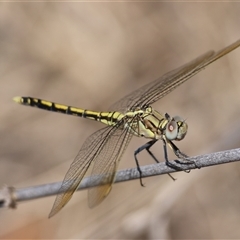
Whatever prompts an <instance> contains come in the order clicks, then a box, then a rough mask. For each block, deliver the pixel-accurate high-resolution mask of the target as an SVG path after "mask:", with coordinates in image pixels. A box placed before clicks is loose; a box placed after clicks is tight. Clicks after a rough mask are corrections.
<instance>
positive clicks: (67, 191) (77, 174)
mask: <svg viewBox="0 0 240 240" xmlns="http://www.w3.org/2000/svg"><path fill="white" fill-rule="evenodd" d="M114 132H115V127H114V126H113V127H105V128H103V129H100V130H99V131H97V132H95V133H93V134H92V135H91V136H89V137H88V138H87V140H86V141H85V142H84V144H83V146H82V148H81V149H80V151H79V153H78V155H77V156H76V158H75V159H74V161H73V162H72V164H71V166H70V168H69V170H68V172H67V174H66V176H65V178H64V180H63V183H62V186H61V188H60V189H59V193H58V195H57V197H56V199H55V202H54V204H53V207H52V210H51V212H50V214H49V217H52V216H53V215H55V214H56V213H57V212H59V211H60V210H61V209H62V208H63V207H64V206H65V205H66V204H67V203H68V201H69V200H70V199H71V197H72V195H73V193H74V192H75V191H76V189H77V188H78V186H79V184H80V183H81V181H82V179H83V177H84V175H85V174H86V171H87V170H88V168H89V167H90V165H91V163H92V162H93V161H94V160H95V159H96V158H97V157H98V154H99V153H101V152H102V150H103V149H104V146H105V142H107V139H108V137H110V136H111V134H113V133H114ZM101 155H102V154H101ZM98 159H99V158H98Z"/></svg>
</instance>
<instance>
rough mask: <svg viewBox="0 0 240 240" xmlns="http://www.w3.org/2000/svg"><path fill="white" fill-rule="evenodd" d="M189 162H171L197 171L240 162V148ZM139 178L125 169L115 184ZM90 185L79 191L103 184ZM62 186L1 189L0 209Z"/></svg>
mask: <svg viewBox="0 0 240 240" xmlns="http://www.w3.org/2000/svg"><path fill="white" fill-rule="evenodd" d="M188 160H189V161H193V162H194V163H195V164H179V163H176V162H175V161H171V163H172V164H175V165H176V166H178V167H180V168H181V169H182V170H183V171H187V170H192V169H195V168H197V167H198V168H203V167H209V166H213V165H219V164H223V163H230V162H235V161H240V148H237V149H232V150H227V151H222V152H216V153H210V154H205V155H201V156H196V157H191V158H188ZM196 166H197V167H196ZM141 170H142V177H151V176H156V175H161V174H166V173H173V172H176V170H174V169H172V168H170V167H168V166H167V165H166V163H165V162H162V163H158V164H151V165H146V166H141ZM138 178H139V172H138V170H137V169H136V168H130V169H125V170H121V171H118V172H117V174H116V179H115V183H119V182H124V181H129V180H134V179H138ZM89 183H90V181H89V177H86V178H84V179H83V180H82V182H81V185H80V186H79V188H78V190H83V189H86V188H90V187H94V186H97V185H100V184H103V182H100V178H99V180H97V181H95V182H94V183H93V184H92V185H90V184H89ZM91 183H92V182H91ZM60 186H61V182H57V183H49V184H45V185H38V186H33V187H27V188H20V189H15V188H13V187H7V186H5V187H4V188H3V189H0V207H9V208H14V207H16V204H17V202H20V201H26V200H31V199H36V198H41V197H47V196H52V195H56V194H57V193H58V190H59V188H60Z"/></svg>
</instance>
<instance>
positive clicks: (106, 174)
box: [88, 128, 132, 208]
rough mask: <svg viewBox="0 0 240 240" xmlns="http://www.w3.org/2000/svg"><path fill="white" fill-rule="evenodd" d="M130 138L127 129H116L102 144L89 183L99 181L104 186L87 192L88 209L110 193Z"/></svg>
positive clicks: (130, 135)
mask: <svg viewBox="0 0 240 240" xmlns="http://www.w3.org/2000/svg"><path fill="white" fill-rule="evenodd" d="M131 138H132V134H131V133H130V132H129V131H128V130H127V129H125V130H123V129H121V128H116V129H115V132H114V133H113V134H111V135H110V136H109V137H108V139H107V140H106V141H105V142H104V148H103V149H102V151H101V152H99V154H98V156H97V157H96V159H95V161H94V166H93V170H92V174H91V179H90V181H91V183H94V182H95V181H99V180H101V182H102V181H103V182H104V184H103V185H98V186H96V187H93V188H90V189H89V190H88V205H89V207H90V208H92V207H95V206H96V205H98V204H99V203H101V202H102V201H103V199H104V198H105V197H106V196H107V195H108V194H109V193H110V191H111V186H112V184H113V182H114V178H115V174H116V171H117V168H118V164H119V161H120V159H121V157H122V154H123V152H124V150H125V149H126V147H127V145H128V144H129V142H130V140H131Z"/></svg>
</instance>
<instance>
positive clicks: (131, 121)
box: [14, 40, 240, 217]
mask: <svg viewBox="0 0 240 240" xmlns="http://www.w3.org/2000/svg"><path fill="white" fill-rule="evenodd" d="M239 46H240V40H238V41H236V42H235V43H233V44H231V45H229V46H228V47H226V48H223V49H222V50H220V51H218V52H214V51H208V52H206V53H205V54H203V55H201V56H200V57H198V58H196V59H194V60H192V61H190V62H189V63H187V64H185V65H183V66H181V67H179V68H177V69H175V70H172V71H170V72H168V73H166V74H165V75H163V76H162V77H160V78H158V79H156V80H155V81H152V82H150V83H148V84H146V85H145V86H142V87H141V88H139V89H137V90H135V91H133V92H132V93H130V94H128V95H127V96H125V97H123V98H122V99H120V100H119V101H118V102H116V103H115V104H114V105H112V106H111V108H110V110H109V111H107V112H99V111H91V110H86V109H82V108H78V107H72V106H68V105H63V104H58V103H54V102H50V101H47V100H42V99H38V98H32V97H15V98H14V101H15V102H17V103H19V104H22V105H27V106H31V107H37V108H40V109H44V110H48V111H53V112H60V113H64V114H69V115H74V116H78V117H83V118H87V119H91V120H94V121H99V122H101V123H103V124H105V125H107V126H105V127H104V128H102V129H100V130H98V131H96V132H95V133H93V134H92V135H90V136H89V137H88V138H87V139H86V140H85V142H84V143H83V145H82V147H81V149H80V151H79V152H78V154H77V156H76V157H75V159H74V160H73V162H72V164H71V166H70V168H69V170H68V171H67V173H66V175H65V178H64V180H63V182H62V185H61V187H60V189H59V193H58V194H57V196H56V199H55V202H54V204H53V207H52V210H51V212H50V214H49V217H52V216H54V215H55V214H56V213H58V212H59V211H60V210H61V209H62V208H63V207H64V206H65V205H66V204H67V203H68V202H69V200H70V199H71V197H72V195H73V193H74V192H75V191H76V190H77V188H78V187H79V185H80V183H81V181H82V179H83V177H84V176H85V174H86V172H87V170H88V169H89V168H90V166H92V173H91V175H90V176H91V177H90V180H89V181H90V185H91V183H94V182H95V180H96V179H97V178H100V182H104V184H102V185H98V186H95V187H92V188H89V190H88V205H89V207H90V208H93V207H95V206H97V205H98V204H100V203H101V202H102V201H103V200H104V199H105V198H106V197H107V196H108V194H109V193H110V191H111V188H112V184H113V182H114V178H115V175H116V171H117V168H118V165H119V162H120V159H121V157H122V155H123V153H124V151H125V149H126V147H127V146H128V144H129V142H130V140H131V139H132V137H133V136H137V137H144V138H146V139H148V142H147V143H145V144H144V145H143V146H141V147H139V148H138V149H137V150H136V151H135V152H134V159H135V162H136V165H137V169H138V171H139V176H140V183H141V185H143V184H142V172H141V168H140V165H139V162H138V159H137V155H138V154H139V153H140V152H141V151H143V150H146V151H147V152H148V153H149V154H150V155H151V156H152V157H153V159H154V160H155V161H156V162H159V161H158V159H157V158H156V157H155V155H154V154H153V153H152V152H151V150H150V148H151V147H152V146H153V145H154V144H155V143H156V142H157V141H158V140H159V139H160V140H162V142H163V149H164V156H165V161H166V164H167V165H168V166H169V167H172V168H174V169H176V170H181V169H179V167H177V166H175V164H172V163H170V161H169V160H168V156H167V146H169V147H170V149H172V151H173V152H174V154H175V155H176V156H177V157H178V158H179V159H181V160H182V161H181V160H180V161H179V162H180V163H181V162H182V163H185V162H186V160H187V155H185V154H184V153H182V152H181V151H180V150H179V149H178V147H177V146H176V145H175V144H174V143H173V141H180V140H182V139H184V137H185V136H186V134H187V130H188V125H187V123H186V121H185V120H183V119H182V118H181V117H179V116H175V117H171V116H170V115H169V114H168V113H166V114H161V113H160V112H158V111H157V110H155V109H154V108H153V107H152V106H151V105H152V104H153V103H155V102H156V101H158V100H159V99H161V98H163V97H164V96H166V95H167V94H168V93H170V92H171V91H172V90H174V89H175V88H177V87H178V86H179V85H181V84H182V83H184V82H185V81H187V80H188V79H190V78H191V77H192V76H194V75H195V74H197V73H198V72H200V71H201V70H203V69H204V68H205V67H207V66H208V65H209V64H211V63H213V62H214V61H216V60H217V59H219V58H221V57H223V56H224V55H226V54H227V53H229V52H231V51H233V50H234V49H236V48H238V47H239Z"/></svg>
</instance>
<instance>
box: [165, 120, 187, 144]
mask: <svg viewBox="0 0 240 240" xmlns="http://www.w3.org/2000/svg"><path fill="white" fill-rule="evenodd" d="M187 130H188V125H187V123H186V122H185V121H184V120H183V119H182V118H180V117H179V116H176V117H174V118H170V119H169V121H168V124H167V126H166V137H167V139H168V140H170V141H172V140H176V141H180V140H182V139H183V138H184V137H185V136H186V134H187Z"/></svg>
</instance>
